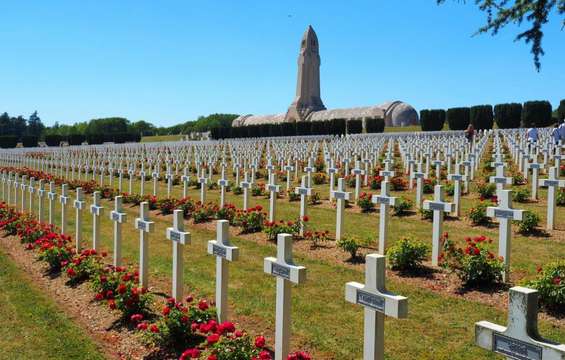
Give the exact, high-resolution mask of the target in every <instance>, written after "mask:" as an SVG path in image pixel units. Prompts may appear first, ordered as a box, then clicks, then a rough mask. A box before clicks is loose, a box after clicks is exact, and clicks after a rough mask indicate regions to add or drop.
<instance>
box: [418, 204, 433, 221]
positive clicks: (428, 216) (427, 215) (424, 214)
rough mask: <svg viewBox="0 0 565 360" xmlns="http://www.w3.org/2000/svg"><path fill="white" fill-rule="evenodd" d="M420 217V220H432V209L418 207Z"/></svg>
mask: <svg viewBox="0 0 565 360" xmlns="http://www.w3.org/2000/svg"><path fill="white" fill-rule="evenodd" d="M420 217H421V218H422V220H432V219H433V218H434V212H433V210H426V209H424V208H423V207H422V208H420Z"/></svg>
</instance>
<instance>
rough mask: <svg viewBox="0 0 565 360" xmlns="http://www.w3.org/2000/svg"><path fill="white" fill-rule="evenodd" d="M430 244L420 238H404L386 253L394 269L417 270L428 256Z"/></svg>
mask: <svg viewBox="0 0 565 360" xmlns="http://www.w3.org/2000/svg"><path fill="white" fill-rule="evenodd" d="M428 252H429V246H428V245H427V244H425V243H424V242H422V241H420V240H414V239H411V238H403V239H401V240H399V241H397V242H396V243H395V244H394V245H393V246H391V247H390V248H389V249H388V250H387V252H386V254H387V258H388V264H389V266H390V268H391V269H393V270H402V271H406V270H415V269H417V268H419V267H421V266H422V262H423V261H424V260H426V257H427V256H428Z"/></svg>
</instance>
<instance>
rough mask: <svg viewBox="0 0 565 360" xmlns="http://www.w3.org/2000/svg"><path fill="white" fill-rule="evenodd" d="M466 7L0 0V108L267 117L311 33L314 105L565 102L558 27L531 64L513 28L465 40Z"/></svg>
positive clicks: (55, 117) (402, 2) (68, 116)
mask: <svg viewBox="0 0 565 360" xmlns="http://www.w3.org/2000/svg"><path fill="white" fill-rule="evenodd" d="M469 3H473V1H468V2H467V5H465V4H463V3H461V2H457V1H454V2H452V3H449V1H448V4H447V5H443V6H436V4H435V0H394V1H393V0H389V1H383V0H352V1H343V0H341V1H333V0H331V1H330V0H319V1H313V0H308V1H305V0H285V1H265V0H263V1H248V0H223V1H214V0H207V1H198V2H197V1H188V0H184V1H181V0H178V1H169V0H163V1H149V0H135V1H134V0H128V1H125V0H118V1H116V0H97V1H85V0H81V1H76V0H74V1H70V0H67V1H62V0H61V1H57V0H54V1H45V0H34V1H2V2H1V3H0V44H1V45H0V49H1V50H0V111H1V112H3V111H7V112H9V113H10V114H12V115H19V114H22V115H25V116H28V115H29V114H30V113H31V112H32V111H34V110H38V111H39V114H40V116H41V118H42V119H43V121H44V123H46V124H47V125H52V124H53V123H54V122H55V121H59V122H60V123H67V124H68V123H73V122H76V121H85V120H88V119H91V118H95V117H105V116H124V117H127V118H128V119H130V120H140V119H143V120H147V121H151V122H153V123H154V124H156V125H159V126H167V125H173V124H175V123H179V122H184V121H187V120H192V119H195V118H196V117H197V116H198V115H206V114H209V113H214V112H229V113H254V114H266V113H281V112H284V111H286V108H287V107H288V105H289V104H290V102H291V101H292V98H293V96H294V92H295V83H296V59H297V54H298V48H299V44H300V38H301V36H302V33H303V32H304V30H305V29H306V27H307V25H308V24H312V26H313V27H314V29H315V30H316V32H317V34H318V38H319V40H320V53H321V58H322V66H321V79H322V80H321V81H322V84H321V85H322V99H323V100H324V103H325V105H326V106H327V107H328V108H335V107H352V106H360V105H372V104H378V103H381V102H384V101H386V100H403V101H406V102H408V103H410V104H412V105H413V106H414V107H416V108H417V109H418V110H419V109H422V108H447V107H452V106H467V105H476V104H483V103H490V104H495V103H499V102H509V101H518V102H522V101H525V100H535V99H547V100H550V101H551V102H552V104H553V105H554V106H556V105H557V103H558V101H559V99H561V98H565V46H564V44H565V32H564V31H561V24H560V19H558V18H557V16H556V15H555V14H554V15H553V21H552V22H551V23H550V24H549V26H548V27H547V28H546V37H545V38H544V47H545V50H546V53H547V54H546V55H545V57H543V58H542V62H543V63H542V70H541V72H540V73H537V72H536V71H535V70H534V67H533V63H532V58H531V54H530V53H529V47H528V45H525V44H523V43H517V42H514V41H513V38H514V36H515V34H516V29H515V28H509V29H506V30H504V31H502V33H501V34H500V35H498V36H497V37H490V36H487V35H483V36H476V37H472V36H471V35H472V34H473V32H474V31H475V29H477V28H478V27H479V26H480V25H481V24H482V23H483V21H484V14H482V13H480V12H479V11H478V10H477V9H476V7H475V6H474V5H472V4H469Z"/></svg>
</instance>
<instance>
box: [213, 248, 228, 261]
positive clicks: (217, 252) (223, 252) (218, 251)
mask: <svg viewBox="0 0 565 360" xmlns="http://www.w3.org/2000/svg"><path fill="white" fill-rule="evenodd" d="M212 253H213V254H214V255H216V256H220V257H223V258H225V257H226V249H225V248H223V247H221V246H218V245H212Z"/></svg>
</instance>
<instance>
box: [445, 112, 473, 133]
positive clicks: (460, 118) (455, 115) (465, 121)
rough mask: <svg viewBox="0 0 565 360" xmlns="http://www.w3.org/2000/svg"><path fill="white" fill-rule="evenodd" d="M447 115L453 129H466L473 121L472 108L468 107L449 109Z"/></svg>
mask: <svg viewBox="0 0 565 360" xmlns="http://www.w3.org/2000/svg"><path fill="white" fill-rule="evenodd" d="M446 115H447V116H446V118H447V123H448V124H449V128H450V129H451V130H465V129H466V128H467V127H468V126H469V123H470V122H471V109H470V108H468V107H456V108H451V109H447V114H446Z"/></svg>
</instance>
